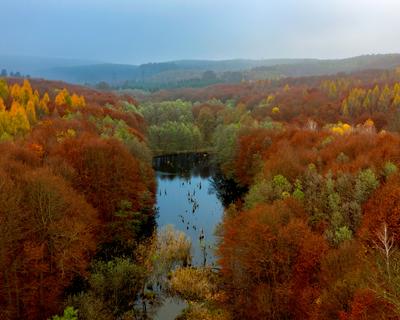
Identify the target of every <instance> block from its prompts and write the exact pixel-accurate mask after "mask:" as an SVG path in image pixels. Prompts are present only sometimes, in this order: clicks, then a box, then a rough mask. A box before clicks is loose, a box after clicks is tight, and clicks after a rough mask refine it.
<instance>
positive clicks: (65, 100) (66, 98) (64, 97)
mask: <svg viewBox="0 0 400 320" xmlns="http://www.w3.org/2000/svg"><path fill="white" fill-rule="evenodd" d="M54 102H55V104H56V106H65V105H67V106H70V105H71V97H70V95H69V92H68V90H67V89H66V88H64V89H62V90H61V91H60V92H59V93H58V94H57V96H56V98H55V100H54Z"/></svg>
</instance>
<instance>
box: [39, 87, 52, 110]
mask: <svg viewBox="0 0 400 320" xmlns="http://www.w3.org/2000/svg"><path fill="white" fill-rule="evenodd" d="M49 102H50V97H49V94H48V93H47V92H46V93H45V94H44V95H43V97H42V99H40V101H39V114H40V115H43V114H49Z"/></svg>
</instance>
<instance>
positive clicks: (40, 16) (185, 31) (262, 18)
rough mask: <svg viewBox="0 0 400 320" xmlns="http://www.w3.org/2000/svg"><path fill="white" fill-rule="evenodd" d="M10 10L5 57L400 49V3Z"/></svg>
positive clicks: (138, 57)
mask: <svg viewBox="0 0 400 320" xmlns="http://www.w3.org/2000/svg"><path fill="white" fill-rule="evenodd" d="M0 7H1V18H0V21H1V24H2V25H3V32H2V36H1V37H0V54H12V55H14V54H16V55H26V56H45V57H64V58H72V59H88V60H95V61H102V62H114V63H129V64H140V63H147V62H160V61H171V60H179V59H213V60H220V59H233V58H248V59H266V58H323V59H329V58H345V57H351V56H356V55H361V54H372V53H400V41H399V40H400V19H399V18H398V14H399V12H400V0H108V1H106V0H0ZM4 28H5V29H4Z"/></svg>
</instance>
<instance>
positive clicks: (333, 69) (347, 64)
mask: <svg viewBox="0 0 400 320" xmlns="http://www.w3.org/2000/svg"><path fill="white" fill-rule="evenodd" d="M397 66H400V54H377V55H363V56H358V57H353V58H347V59H337V60H309V61H305V62H301V63H294V64H279V65H273V66H261V67H256V68H253V69H252V70H250V71H249V72H248V73H247V78H248V79H262V78H265V77H269V76H271V75H273V76H280V77H304V76H319V75H332V74H337V73H340V72H345V73H350V72H354V71H362V70H374V69H376V70H382V69H393V68H395V67H397Z"/></svg>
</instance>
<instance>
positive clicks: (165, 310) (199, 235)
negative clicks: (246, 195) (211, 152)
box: [153, 154, 243, 320]
mask: <svg viewBox="0 0 400 320" xmlns="http://www.w3.org/2000/svg"><path fill="white" fill-rule="evenodd" d="M153 166H154V169H155V170H156V173H157V209H158V216H157V225H158V228H161V227H163V226H165V225H169V224H171V225H173V226H174V227H175V229H177V230H181V231H183V232H185V233H186V234H187V235H188V236H189V237H190V239H191V241H192V255H193V261H192V263H193V265H196V266H202V265H208V266H216V257H215V254H214V249H215V245H216V237H215V235H214V232H215V229H216V227H217V226H218V224H219V223H220V222H221V219H222V215H223V210H224V206H227V205H228V204H229V203H231V202H232V201H233V200H234V199H235V198H236V197H238V196H240V195H241V192H243V190H242V189H240V188H238V187H237V186H236V184H235V183H234V182H233V181H231V180H226V179H225V178H224V177H223V175H222V174H220V173H219V171H218V169H217V168H216V167H215V166H213V165H212V164H211V162H210V159H209V156H208V155H207V154H181V155H170V156H162V157H156V158H154V159H153ZM185 307H186V304H185V303H184V302H183V301H179V300H174V299H168V300H167V301H165V303H164V304H163V306H162V307H161V308H160V309H159V310H158V312H157V314H156V316H155V319H160V320H170V319H171V320H172V319H175V317H176V316H177V315H179V314H180V312H181V311H182V310H183V309H184V308H185Z"/></svg>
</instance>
